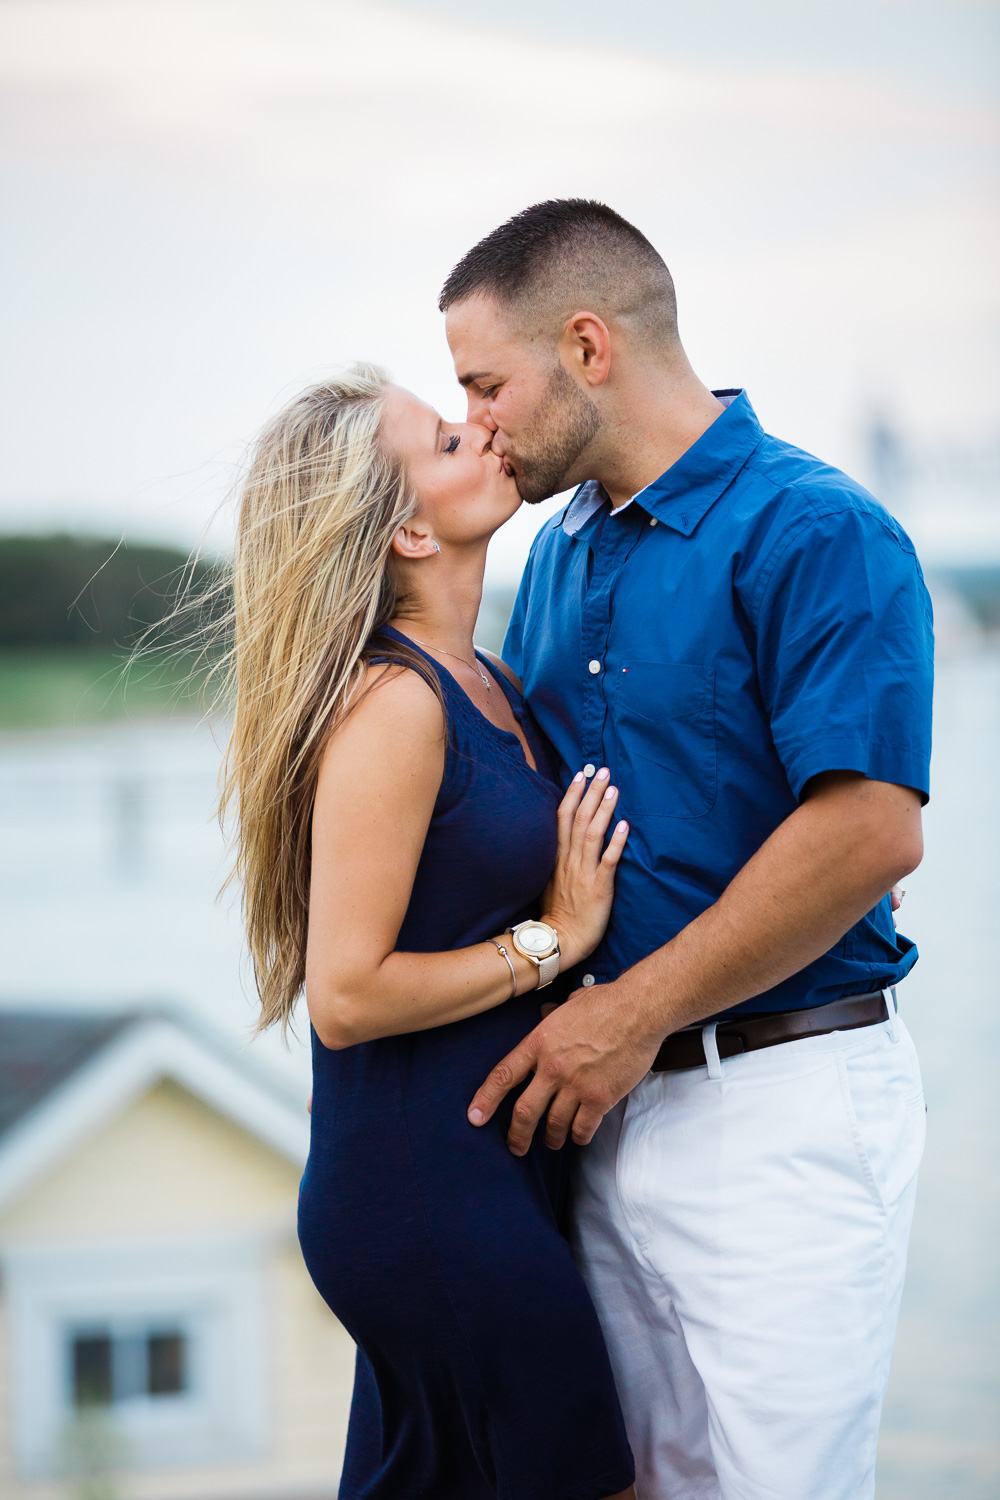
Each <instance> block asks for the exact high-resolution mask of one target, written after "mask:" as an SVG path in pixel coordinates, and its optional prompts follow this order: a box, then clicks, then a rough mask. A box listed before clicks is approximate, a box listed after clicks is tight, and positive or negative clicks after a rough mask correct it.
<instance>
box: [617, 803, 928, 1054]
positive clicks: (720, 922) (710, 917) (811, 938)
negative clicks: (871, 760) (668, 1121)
mask: <svg viewBox="0 0 1000 1500" xmlns="http://www.w3.org/2000/svg"><path fill="white" fill-rule="evenodd" d="M921 852H922V841H921V836H920V799H919V797H918V796H917V794H916V793H915V792H912V791H910V790H909V789H908V788H906V787H898V786H891V785H888V784H886V783H884V782H873V781H867V780H865V779H864V778H863V777H855V776H848V775H843V774H839V773H838V774H835V775H832V776H829V777H824V778H822V780H821V782H820V784H818V785H817V786H816V788H815V790H814V792H813V795H812V796H810V797H809V799H808V800H807V801H805V802H803V803H802V805H801V806H800V807H799V808H798V809H797V810H796V811H795V812H794V813H793V814H792V815H791V816H790V817H789V818H788V819H787V820H786V821H785V822H784V823H782V825H781V826H780V827H779V828H778V829H776V830H775V832H774V833H773V834H772V835H771V837H770V838H769V839H768V840H767V842H766V843H765V844H764V845H763V846H762V847H761V848H760V849H759V850H758V852H757V854H755V855H754V857H753V858H752V859H751V860H750V861H749V862H748V863H747V864H746V865H745V866H744V867H743V869H742V870H741V871H740V872H739V874H738V875H737V876H736V877H735V879H734V880H733V881H732V883H731V884H730V885H729V887H728V888H727V889H726V890H725V891H724V893H723V894H722V896H721V897H720V898H719V900H718V901H717V902H716V903H715V905H714V906H712V907H710V908H709V909H708V910H707V911H705V912H703V913H702V914H701V916H699V917H697V918H696V919H695V920H694V921H693V922H691V923H690V924H689V925H688V926H687V927H685V928H684V929H683V930H682V931H681V932H679V933H678V935H677V936H676V937H675V938H674V939H673V940H672V941H671V942H669V943H667V944H666V945H665V946H664V947H662V948H659V949H657V951H656V952H654V953H651V954H650V955H649V957H648V958H645V959H643V960H642V961H641V962H640V963H638V964H636V965H635V966H634V967H633V968H632V969H629V970H628V971H627V972H626V973H625V974H623V975H622V976H621V978H620V979H619V980H617V981H616V988H617V989H619V991H620V994H621V999H622V1001H623V1002H624V1003H625V1004H626V1005H627V1007H628V1009H629V1010H630V1011H631V1012H632V1013H633V1015H634V1016H635V1017H636V1019H637V1020H639V1018H640V1017H641V1018H643V1020H645V1021H648V1026H649V1031H650V1034H656V1035H659V1036H661V1037H662V1036H666V1035H667V1034H668V1033H670V1032H672V1031H676V1030H678V1028H680V1027H682V1026H687V1025H690V1024H691V1023H692V1022H695V1021H700V1020H703V1019H704V1018H705V1017H706V1016H709V1015H714V1014H715V1013H717V1012H718V1011H720V1010H725V1009H726V1008H727V1007H728V1006H731V1005H738V1004H739V1003H740V1002H741V1001H743V1000H748V999H750V998H751V997H752V996H754V995H760V994H763V993H764V992H765V991H766V990H769V989H771V988H772V987H773V986H774V985H776V984H780V983H781V981H782V980H784V979H788V978H789V977H790V976H791V975H792V974H796V973H798V972H799V970H801V969H804V968H805V967H806V966H807V965H808V964H810V963H812V962H813V961H814V960H815V959H817V958H819V957H820V956H821V955H822V954H824V953H826V952H828V951H829V949H830V948H832V947H833V946H834V944H835V943H837V942H839V940H840V939H841V938H842V937H843V935H844V933H845V932H847V931H849V930H850V928H851V927H853V926H854V924H855V923H856V922H858V921H859V920H860V919H861V918H862V917H863V916H864V915H865V914H866V913H867V912H869V911H871V909H872V907H873V906H875V905H876V904H877V903H878V902H879V901H880V900H881V899H882V897H883V896H884V895H885V894H886V892H887V891H888V890H889V889H890V888H891V887H892V886H893V885H894V884H895V883H896V881H897V880H899V879H901V878H902V877H903V876H904V875H907V874H909V873H910V871H911V870H913V869H914V868H915V867H916V865H917V864H918V863H919V861H920V857H921ZM641 1025H642V1021H640V1026H641Z"/></svg>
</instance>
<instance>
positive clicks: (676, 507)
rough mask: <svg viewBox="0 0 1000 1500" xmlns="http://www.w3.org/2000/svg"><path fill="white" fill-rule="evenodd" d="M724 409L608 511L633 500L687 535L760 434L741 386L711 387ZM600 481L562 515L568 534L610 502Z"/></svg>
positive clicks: (580, 492)
mask: <svg viewBox="0 0 1000 1500" xmlns="http://www.w3.org/2000/svg"><path fill="white" fill-rule="evenodd" d="M712 395H713V396H715V397H716V399H717V400H719V401H721V402H722V404H723V406H724V407H725V410H724V411H722V412H720V413H719V415H718V416H717V417H716V419H715V421H714V422H713V423H712V425H711V427H708V428H706V430H705V431H704V432H703V433H702V435H701V437H700V438H699V439H698V441H697V442H696V443H692V445H691V447H690V448H689V449H688V450H687V452H686V453H682V454H681V456H680V458H679V459H678V460H677V462H676V463H675V464H671V466H670V468H669V469H667V470H666V472H665V473H663V474H661V475H660V477H659V479H654V481H653V483H652V484H647V485H646V488H645V489H643V490H640V491H639V492H638V494H636V495H633V496H632V499H631V500H626V501H625V504H624V505H619V506H618V508H617V509H616V510H614V511H613V512H612V514H613V515H619V514H620V513H621V512H622V511H623V510H625V509H626V508H627V507H628V506H629V505H631V504H632V503H633V501H636V500H637V501H638V502H639V504H640V505H641V506H642V507H643V509H644V510H647V511H649V513H650V515H652V516H656V518H657V520H660V521H663V522H664V524H665V525H667V526H670V527H672V528H673V529H674V531H679V532H681V533H682V534H683V535H684V536H690V535H691V533H692V532H693V531H694V529H695V527H696V526H697V525H698V522H699V521H700V520H701V518H702V516H704V514H705V512H706V511H708V510H710V509H711V507H712V506H713V505H714V504H715V502H716V500H718V498H719V496H720V495H721V494H722V492H723V490H724V489H726V487H727V485H729V484H730V483H731V481H732V480H733V478H734V477H735V475H736V474H737V473H738V472H739V470H740V469H742V467H743V465H744V464H745V463H746V461H747V459H748V458H749V457H750V454H751V453H752V452H753V450H754V449H755V448H756V446H757V444H758V443H759V442H760V440H761V438H762V437H763V429H762V428H761V425H760V423H759V422H758V420H757V416H756V414H755V412H754V409H753V407H752V406H751V405H750V402H749V400H748V398H747V394H746V392H745V391H742V390H727V391H713V392H712ZM609 503H610V502H609V498H608V494H607V491H606V490H605V489H604V486H603V485H601V484H598V483H597V481H596V480H594V479H591V480H588V481H587V483H586V484H582V485H581V486H580V488H579V489H578V490H577V492H576V494H575V495H574V496H573V498H572V500H571V501H570V503H569V505H568V506H567V508H566V510H565V512H564V513H563V515H562V518H561V523H560V522H559V521H557V522H556V524H557V525H559V524H561V525H562V529H563V531H565V533H566V535H567V536H575V535H576V534H577V532H578V531H580V530H581V528H582V527H583V526H584V525H586V523H587V521H589V520H590V518H591V516H593V515H594V514H595V513H596V512H597V511H598V510H600V509H601V507H602V506H603V505H607V504H609Z"/></svg>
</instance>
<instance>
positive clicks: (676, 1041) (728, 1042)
mask: <svg viewBox="0 0 1000 1500" xmlns="http://www.w3.org/2000/svg"><path fill="white" fill-rule="evenodd" d="M888 1015H889V1013H888V1010H887V1008H886V999H885V995H884V994H883V993H882V991H881V990H875V991H874V993H873V994H870V995H848V996H847V997H846V998H845V999H843V1000H831V1001H830V1003H829V1005H814V1006H810V1007H809V1009H808V1010H780V1011H769V1012H767V1013H766V1014H764V1015H756V1016H754V1015H746V1016H733V1017H732V1019H731V1020H729V1021H720V1022H719V1025H718V1028H717V1030H716V1033H715V1040H716V1042H717V1043H718V1046H719V1057H720V1058H723V1057H737V1056H738V1055H739V1054H740V1053H741V1052H756V1051H757V1050H758V1049H759V1048H760V1047H778V1046H780V1045H781V1043H782V1042H794V1041H797V1040H798V1039H799V1038H800V1037H804V1036H827V1035H829V1033H830V1032H831V1031H854V1030H855V1029H856V1028H857V1027H859V1026H875V1025H877V1023H878V1022H879V1021H885V1020H888ZM702 1024H703V1023H702ZM701 1032H702V1026H701V1025H700V1024H699V1025H697V1026H686V1027H685V1028H684V1030H683V1031H675V1032H674V1033H673V1034H672V1035H671V1036H668V1037H667V1038H666V1040H665V1041H664V1043H663V1045H662V1047H661V1048H660V1050H659V1052H658V1053H657V1054H656V1060H655V1061H654V1063H653V1066H652V1069H651V1070H650V1071H651V1072H653V1073H675V1072H679V1071H680V1070H681V1069H682V1068H703V1067H704V1066H705V1064H706V1061H707V1059H706V1057H705V1048H704V1046H703V1045H702V1039H701Z"/></svg>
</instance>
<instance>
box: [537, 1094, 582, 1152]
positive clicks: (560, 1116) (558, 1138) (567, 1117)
mask: <svg viewBox="0 0 1000 1500" xmlns="http://www.w3.org/2000/svg"><path fill="white" fill-rule="evenodd" d="M578 1104H579V1101H578V1100H577V1099H574V1098H573V1097H572V1095H568V1096H567V1097H566V1098H565V1099H564V1098H563V1096H562V1094H557V1095H556V1097H555V1098H554V1099H553V1101H552V1103H551V1104H550V1105H549V1114H548V1119H547V1120H546V1121H545V1144H546V1146H548V1147H549V1149H550V1150H552V1151H558V1150H559V1148H560V1147H561V1146H564V1145H565V1144H566V1137H567V1136H568V1135H569V1132H570V1129H571V1127H572V1124H573V1120H574V1118H575V1116H576V1112H577V1107H578Z"/></svg>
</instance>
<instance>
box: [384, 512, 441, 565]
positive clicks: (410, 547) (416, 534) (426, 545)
mask: <svg viewBox="0 0 1000 1500" xmlns="http://www.w3.org/2000/svg"><path fill="white" fill-rule="evenodd" d="M392 550H393V552H395V554H396V556H397V557H403V558H405V559H406V560H407V562H414V561H416V559H417V558H420V557H436V556H437V554H438V553H439V552H440V551H441V548H440V547H439V546H438V544H437V542H436V541H435V540H434V538H433V536H432V535H431V531H430V528H429V527H428V526H427V525H426V523H425V522H423V521H421V520H420V519H419V518H418V517H416V516H415V517H414V518H413V520H412V521H404V522H403V524H402V526H401V527H400V528H399V530H398V531H397V532H396V535H395V536H394V537H393V539H392Z"/></svg>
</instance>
